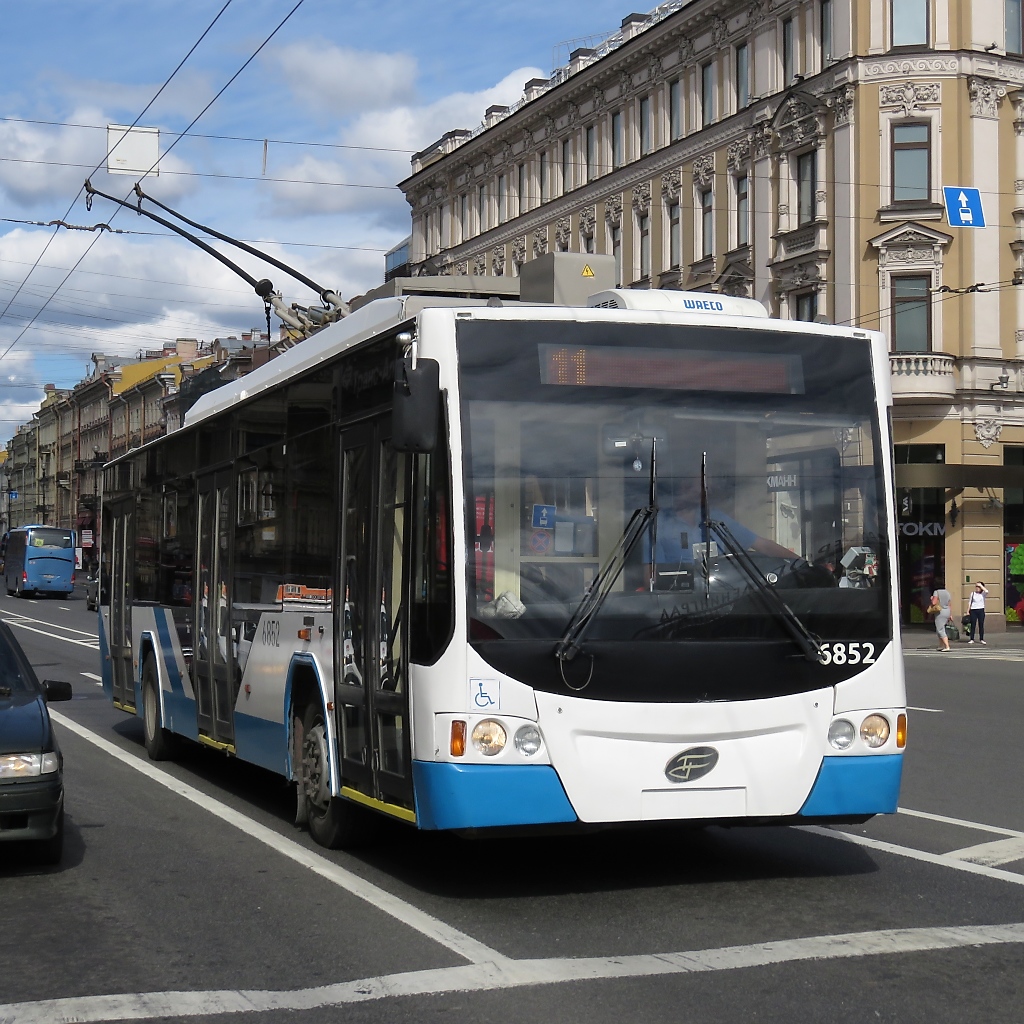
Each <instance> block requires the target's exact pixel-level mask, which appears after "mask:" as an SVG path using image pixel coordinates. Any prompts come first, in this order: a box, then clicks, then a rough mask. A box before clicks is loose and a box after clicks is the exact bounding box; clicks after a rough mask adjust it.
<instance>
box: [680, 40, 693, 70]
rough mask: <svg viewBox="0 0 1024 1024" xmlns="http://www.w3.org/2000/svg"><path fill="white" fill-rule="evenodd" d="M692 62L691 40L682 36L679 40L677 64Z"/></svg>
mask: <svg viewBox="0 0 1024 1024" xmlns="http://www.w3.org/2000/svg"><path fill="white" fill-rule="evenodd" d="M691 60H693V40H692V39H688V38H687V37H686V36H683V38H682V39H680V40H679V63H680V64H688V63H689V62H690V61H691Z"/></svg>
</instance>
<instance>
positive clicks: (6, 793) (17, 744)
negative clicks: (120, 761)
mask: <svg viewBox="0 0 1024 1024" xmlns="http://www.w3.org/2000/svg"><path fill="white" fill-rule="evenodd" d="M70 699H71V684H70V683H63V682H57V681H55V680H46V681H45V682H43V683H42V684H40V682H39V680H38V679H37V678H36V674H35V672H34V671H33V670H32V666H31V665H30V664H29V663H28V660H27V659H26V657H25V655H24V654H23V653H22V650H21V647H20V646H19V645H18V641H17V640H15V638H14V635H13V633H12V632H11V629H10V627H9V626H8V625H7V624H6V623H4V622H0V844H2V843H11V842H13V843H22V844H26V846H27V848H28V849H29V850H30V851H31V853H32V854H33V855H34V857H35V859H36V860H37V861H39V862H40V863H43V864H57V863H59V862H60V858H61V853H62V851H63V847H64V758H63V755H62V754H61V752H60V747H59V746H58V745H57V737H56V735H54V731H53V726H52V724H51V723H50V713H49V711H48V710H47V706H46V704H47V701H51V700H70Z"/></svg>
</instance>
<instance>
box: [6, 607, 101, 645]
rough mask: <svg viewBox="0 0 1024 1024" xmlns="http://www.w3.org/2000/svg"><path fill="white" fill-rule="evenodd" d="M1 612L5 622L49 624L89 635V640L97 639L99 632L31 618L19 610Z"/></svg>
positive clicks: (66, 630) (52, 626)
mask: <svg viewBox="0 0 1024 1024" xmlns="http://www.w3.org/2000/svg"><path fill="white" fill-rule="evenodd" d="M3 614H4V616H5V621H6V622H10V623H14V622H19V621H20V622H34V623H35V624H36V625H37V626H50V627H51V628H52V629H60V630H63V631H64V632H65V633H77V634H78V635H79V636H87V637H89V639H90V640H99V634H97V633H90V632H89V631H88V630H85V629H74V628H73V627H71V626H62V625H60V624H59V623H57V622H47V621H46V620H45V619H33V618H32V617H31V616H28V615H22V614H21V612H9V611H5V612H4V613H3ZM7 616H13V618H7Z"/></svg>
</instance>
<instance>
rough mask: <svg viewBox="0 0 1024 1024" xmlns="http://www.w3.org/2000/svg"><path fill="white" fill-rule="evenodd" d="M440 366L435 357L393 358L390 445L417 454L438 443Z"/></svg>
mask: <svg viewBox="0 0 1024 1024" xmlns="http://www.w3.org/2000/svg"><path fill="white" fill-rule="evenodd" d="M440 370H441V368H440V366H438V363H437V360H436V359H419V360H417V362H416V368H415V369H413V365H412V359H411V358H410V357H408V356H407V357H406V358H404V359H398V360H396V362H395V388H394V404H393V411H392V415H391V446H392V447H393V448H394V449H395V451H398V452H412V453H414V454H420V453H423V452H432V451H433V450H434V448H435V447H436V446H437V420H438V408H439V405H440V402H441V385H440Z"/></svg>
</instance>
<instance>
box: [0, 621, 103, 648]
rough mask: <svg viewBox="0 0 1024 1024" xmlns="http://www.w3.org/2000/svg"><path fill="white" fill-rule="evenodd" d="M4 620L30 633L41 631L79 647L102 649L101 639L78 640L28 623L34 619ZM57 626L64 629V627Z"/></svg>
mask: <svg viewBox="0 0 1024 1024" xmlns="http://www.w3.org/2000/svg"><path fill="white" fill-rule="evenodd" d="M4 621H5V622H7V623H8V625H11V626H17V627H18V628H19V629H25V630H28V632H29V633H39V634H40V635H41V636H48V637H50V638H52V639H53V640H63V641H64V642H65V643H68V644H75V645H76V646H78V647H88V648H89V650H90V651H98V650H99V649H100V643H99V639H96V640H76V639H75V638H74V637H73V636H61V635H60V634H59V633H51V632H50V631H49V630H46V629H36V627H35V626H30V625H28V622H31V621H33V620H31V619H29V620H27V621H26V620H25V619H5V620H4ZM47 625H50V623H47ZM57 628H61V629H62V628H63V627H57ZM75 632H76V633H77V632H78V630H75Z"/></svg>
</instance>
